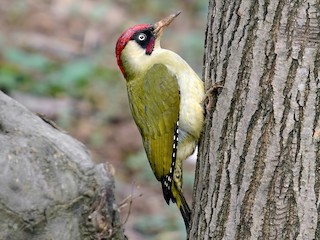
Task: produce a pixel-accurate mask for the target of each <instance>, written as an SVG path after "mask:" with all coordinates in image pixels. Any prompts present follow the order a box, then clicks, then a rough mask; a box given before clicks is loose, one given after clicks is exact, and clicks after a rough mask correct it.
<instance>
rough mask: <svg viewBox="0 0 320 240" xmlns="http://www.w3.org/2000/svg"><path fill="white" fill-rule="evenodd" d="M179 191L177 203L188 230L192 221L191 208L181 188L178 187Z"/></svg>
mask: <svg viewBox="0 0 320 240" xmlns="http://www.w3.org/2000/svg"><path fill="white" fill-rule="evenodd" d="M177 192H178V196H177V199H176V204H177V206H178V208H179V210H180V213H181V215H182V218H183V221H184V224H185V226H186V229H187V230H188V229H189V226H190V221H191V210H190V208H189V205H188V203H187V201H186V199H185V198H184V196H183V193H182V192H181V190H179V189H177Z"/></svg>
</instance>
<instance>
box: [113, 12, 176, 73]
mask: <svg viewBox="0 0 320 240" xmlns="http://www.w3.org/2000/svg"><path fill="white" fill-rule="evenodd" d="M179 14H180V12H177V13H176V14H172V15H170V16H168V17H166V18H164V19H162V20H160V21H159V22H156V23H155V24H139V25H136V26H133V27H131V28H129V29H127V30H126V31H125V32H124V33H122V34H121V36H120V37H119V39H118V41H117V44H116V57H117V63H118V66H119V68H120V70H121V72H122V73H123V75H124V76H125V77H126V76H127V75H128V74H129V73H130V72H133V71H138V69H141V66H143V65H144V64H145V62H144V61H148V58H149V57H150V56H152V54H153V53H154V52H155V50H157V49H160V48H161V47H160V38H161V35H162V32H163V30H164V28H165V27H167V26H168V25H169V24H170V23H171V22H172V21H173V20H174V19H175V18H176V17H177V16H178V15H179Z"/></svg>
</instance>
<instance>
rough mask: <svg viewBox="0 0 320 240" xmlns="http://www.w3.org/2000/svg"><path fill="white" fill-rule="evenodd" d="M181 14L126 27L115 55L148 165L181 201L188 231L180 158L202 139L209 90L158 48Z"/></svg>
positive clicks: (169, 194)
mask: <svg viewBox="0 0 320 240" xmlns="http://www.w3.org/2000/svg"><path fill="white" fill-rule="evenodd" d="M179 14H180V12H178V13H176V14H172V15H170V16H168V17H166V18H164V19H162V20H160V21H159V22H156V23H155V24H140V25H136V26H133V27H131V28H129V29H127V30H126V31H125V32H124V33H122V35H121V36H120V37H119V39H118V41H117V44H116V58H117V63H118V66H119V68H120V70H121V72H122V74H123V76H124V78H125V79H126V84H127V92H128V98H129V105H130V109H131V113H132V116H133V118H134V120H135V123H136V125H137V127H138V129H139V131H140V133H141V136H142V140H143V145H144V149H145V151H146V154H147V157H148V160H149V163H150V166H151V168H152V170H153V173H154V175H155V177H156V178H157V180H158V181H160V182H161V185H162V191H163V196H164V199H165V201H166V202H167V204H169V203H170V200H171V201H172V202H174V203H176V204H177V207H178V208H179V210H180V212H181V214H182V217H183V219H184V222H185V225H186V228H187V229H188V228H189V223H190V217H191V210H190V208H189V206H188V203H187V201H186V200H185V198H184V196H183V193H182V172H183V169H182V162H183V160H185V159H186V158H187V157H189V156H190V155H191V154H192V153H193V151H194V149H195V147H196V145H197V143H198V140H199V137H200V134H201V131H202V127H203V121H204V112H203V107H202V101H203V100H204V96H205V93H204V85H203V82H202V81H201V79H200V78H199V77H198V75H197V74H196V73H195V72H194V71H193V70H192V68H191V67H190V66H189V65H188V64H187V63H186V62H185V61H184V60H183V59H182V58H181V57H180V56H179V55H178V54H176V53H174V52H172V51H170V50H167V49H163V48H161V46H160V38H161V36H162V33H163V30H164V29H165V28H166V27H167V26H168V25H169V24H170V23H171V22H172V21H173V20H174V19H175V18H176V17H177V16H178V15H179Z"/></svg>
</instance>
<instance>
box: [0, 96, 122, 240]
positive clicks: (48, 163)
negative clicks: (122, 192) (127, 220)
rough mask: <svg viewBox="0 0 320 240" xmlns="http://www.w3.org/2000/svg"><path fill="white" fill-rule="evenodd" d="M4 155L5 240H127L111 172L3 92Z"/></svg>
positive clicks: (0, 196) (0, 233)
mask: <svg viewBox="0 0 320 240" xmlns="http://www.w3.org/2000/svg"><path fill="white" fill-rule="evenodd" d="M39 104H41V103H39ZM0 149H1V151H0V166H1V168H0V239H14V240H20V239H21V240H22V239H33V240H38V239H39V240H40V239H41V240H42V239H66V240H67V239H68V240H70V239H124V235H123V231H122V230H121V224H120V220H119V216H118V211H117V208H116V204H115V199H114V195H113V188H114V184H113V176H112V174H111V173H110V169H109V168H108V166H107V165H103V164H99V165H95V164H94V163H93V162H92V161H91V159H90V157H89V154H88V152H87V150H86V149H85V147H84V146H83V145H82V144H81V143H79V142H78V141H76V140H74V139H73V138H71V137H70V136H68V135H67V134H65V133H62V132H61V131H59V130H57V129H55V128H54V127H52V126H51V125H50V124H48V123H46V122H45V121H43V120H42V119H41V118H40V117H38V116H36V115H35V114H33V113H31V112H30V111H28V110H27V109H26V108H25V107H23V106H22V105H20V104H19V103H17V102H16V101H14V100H12V99H11V98H9V97H8V96H6V95H5V94H3V93H2V92H0Z"/></svg>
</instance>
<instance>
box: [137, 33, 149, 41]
mask: <svg viewBox="0 0 320 240" xmlns="http://www.w3.org/2000/svg"><path fill="white" fill-rule="evenodd" d="M138 39H139V41H144V40H146V39H147V35H146V34H144V33H140V34H139V36H138Z"/></svg>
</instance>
